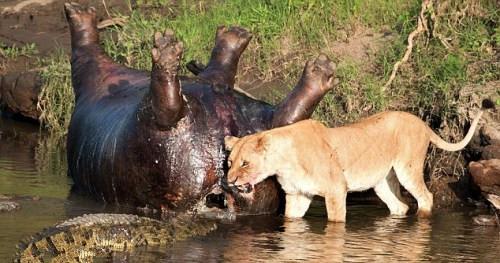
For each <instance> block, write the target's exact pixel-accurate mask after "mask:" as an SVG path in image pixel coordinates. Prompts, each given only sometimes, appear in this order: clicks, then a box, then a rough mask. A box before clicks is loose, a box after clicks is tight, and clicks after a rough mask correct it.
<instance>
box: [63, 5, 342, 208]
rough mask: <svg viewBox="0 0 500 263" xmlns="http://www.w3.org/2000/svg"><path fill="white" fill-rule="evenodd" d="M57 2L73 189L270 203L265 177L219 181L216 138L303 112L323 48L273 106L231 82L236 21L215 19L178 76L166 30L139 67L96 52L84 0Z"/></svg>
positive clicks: (320, 78) (172, 202) (273, 198)
mask: <svg viewBox="0 0 500 263" xmlns="http://www.w3.org/2000/svg"><path fill="white" fill-rule="evenodd" d="M65 11H66V16H67V19H68V22H69V24H70V30H71V46H72V57H71V74H72V82H73V88H74V92H75V97H76V103H75V105H76V106H75V110H74V112H73V115H72V119H71V124H70V127H69V132H68V141H67V150H68V166H69V175H70V176H71V177H72V178H73V179H74V183H75V185H74V188H75V190H77V191H79V192H85V193H89V194H90V195H91V196H93V197H95V198H97V199H102V200H104V201H105V202H109V203H117V204H128V205H134V206H145V205H148V206H150V207H154V208H162V209H163V210H164V211H185V210H187V209H191V208H193V207H195V205H196V204H199V203H200V202H201V203H203V202H205V200H206V199H207V198H206V197H207V195H209V194H211V193H217V194H220V195H222V196H223V199H224V198H225V199H226V201H225V202H224V203H226V204H227V206H228V207H227V208H228V209H229V210H230V211H234V212H239V213H245V214H260V213H273V212H275V211H276V209H277V208H278V205H279V202H280V200H279V199H280V198H279V185H278V184H277V183H276V181H275V179H269V180H266V181H264V182H262V183H261V184H258V185H257V186H256V187H255V191H253V192H252V193H251V194H244V193H239V192H238V191H235V190H234V189H229V188H228V187H227V186H226V185H227V184H226V172H227V167H226V164H225V163H226V158H227V153H226V152H225V150H224V145H223V144H224V137H225V136H227V135H232V136H244V135H247V134H251V133H255V132H258V131H262V130H265V129H270V128H272V127H278V126H282V125H286V124H289V123H293V122H296V121H299V120H303V119H306V118H309V117H310V115H311V114H312V112H313V110H314V107H315V106H316V105H317V103H318V102H319V101H320V100H321V98H322V97H323V95H324V94H325V93H326V92H327V91H328V90H329V89H331V87H332V84H333V83H332V82H333V81H332V79H333V74H334V64H333V63H332V62H331V61H330V60H329V59H328V58H327V57H326V56H324V55H320V56H319V57H318V58H317V59H316V60H314V61H311V62H309V63H308V64H307V65H306V67H305V69H304V73H303V76H302V78H301V79H300V81H299V83H298V84H297V86H296V87H295V89H294V90H293V91H292V93H291V94H290V95H289V96H288V97H287V98H286V99H285V100H284V101H283V102H282V103H280V104H279V105H278V106H277V107H274V106H272V105H269V104H267V103H264V102H262V101H258V100H255V99H253V98H250V97H248V96H246V95H245V94H243V93H240V92H238V91H235V90H234V89H233V86H234V82H235V75H236V71H237V66H238V61H239V58H240V56H241V54H242V52H243V51H244V50H245V48H246V46H247V45H248V43H249V41H250V39H251V35H250V33H249V32H247V31H246V30H245V29H242V28H239V27H230V28H226V27H219V28H218V29H217V33H216V39H215V47H214V49H213V51H212V55H211V58H210V60H209V62H208V64H207V66H206V67H203V68H200V69H199V72H197V73H199V74H198V75H197V76H196V77H191V78H187V77H181V76H179V75H178V69H179V66H180V65H179V63H180V61H181V56H182V51H183V46H182V43H180V42H179V41H177V40H176V38H175V36H174V34H173V32H172V31H170V30H167V31H165V32H164V33H156V34H155V36H154V40H153V41H154V48H153V50H152V51H151V55H152V71H151V72H145V71H139V70H135V69H131V68H127V67H125V66H122V65H119V64H117V63H116V62H114V61H112V60H111V59H110V58H109V57H108V56H107V55H106V54H105V53H104V52H103V50H102V48H101V47H100V45H99V34H98V31H97V28H96V16H95V10H94V9H93V8H83V7H81V6H79V5H77V4H69V3H68V4H66V5H65ZM219 201H220V202H221V203H222V200H219ZM222 206H224V205H222ZM222 206H221V207H222Z"/></svg>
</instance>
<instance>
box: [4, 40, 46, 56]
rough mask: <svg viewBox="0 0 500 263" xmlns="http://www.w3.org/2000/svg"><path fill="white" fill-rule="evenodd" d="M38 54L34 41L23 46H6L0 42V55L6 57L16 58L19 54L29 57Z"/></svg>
mask: <svg viewBox="0 0 500 263" xmlns="http://www.w3.org/2000/svg"><path fill="white" fill-rule="evenodd" d="M36 54H38V49H37V48H36V45H35V43H28V44H26V45H23V46H20V47H18V46H15V45H14V46H7V45H5V44H3V43H2V42H0V56H3V57H5V58H7V59H16V58H18V57H20V56H27V57H31V56H34V55H36Z"/></svg>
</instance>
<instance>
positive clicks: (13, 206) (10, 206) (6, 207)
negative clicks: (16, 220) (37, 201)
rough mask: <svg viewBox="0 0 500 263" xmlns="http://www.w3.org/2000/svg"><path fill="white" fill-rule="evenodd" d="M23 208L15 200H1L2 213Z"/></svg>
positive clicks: (0, 208)
mask: <svg viewBox="0 0 500 263" xmlns="http://www.w3.org/2000/svg"><path fill="white" fill-rule="evenodd" d="M19 208H21V206H20V205H19V204H18V203H16V202H14V201H1V200H0V213H1V212H11V211H14V210H17V209H19Z"/></svg>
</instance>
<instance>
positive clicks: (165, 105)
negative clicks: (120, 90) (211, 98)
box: [149, 30, 184, 129]
mask: <svg viewBox="0 0 500 263" xmlns="http://www.w3.org/2000/svg"><path fill="white" fill-rule="evenodd" d="M182 49H183V47H182V43H181V42H178V41H177V40H176V39H175V37H174V33H173V31H171V30H166V31H165V33H164V34H163V35H162V34H161V33H160V32H157V33H156V34H155V36H154V48H153V49H152V50H151V55H152V59H153V67H152V71H151V89H150V96H149V97H150V98H151V102H152V110H153V114H154V117H155V121H156V124H157V125H158V127H159V128H160V129H168V128H170V127H172V126H173V125H175V124H176V123H177V121H178V120H179V119H180V118H181V117H182V116H183V109H184V100H183V98H182V94H181V84H180V81H179V78H178V76H177V72H178V70H179V64H180V60H181V56H182Z"/></svg>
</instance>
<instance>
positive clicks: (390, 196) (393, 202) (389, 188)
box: [374, 171, 408, 216]
mask: <svg viewBox="0 0 500 263" xmlns="http://www.w3.org/2000/svg"><path fill="white" fill-rule="evenodd" d="M374 190H375V193H376V194H377V196H378V197H379V198H380V199H381V200H382V201H383V202H384V203H385V204H386V205H387V207H388V208H389V210H390V211H391V215H399V216H403V215H406V212H408V205H406V204H405V203H404V202H403V201H402V198H401V192H400V189H399V182H398V180H397V178H396V175H395V174H394V172H392V171H391V172H390V173H389V175H387V177H386V178H385V179H383V180H382V181H381V182H380V183H378V184H377V185H376V186H375V187H374Z"/></svg>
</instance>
